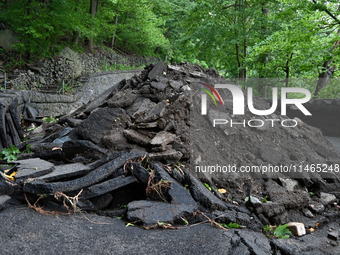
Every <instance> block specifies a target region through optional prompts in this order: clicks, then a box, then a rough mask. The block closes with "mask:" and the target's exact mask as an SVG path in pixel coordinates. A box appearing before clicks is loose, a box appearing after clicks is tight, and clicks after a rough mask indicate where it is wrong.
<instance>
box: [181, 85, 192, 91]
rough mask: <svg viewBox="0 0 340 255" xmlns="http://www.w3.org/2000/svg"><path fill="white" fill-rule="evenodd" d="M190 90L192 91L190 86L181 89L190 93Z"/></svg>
mask: <svg viewBox="0 0 340 255" xmlns="http://www.w3.org/2000/svg"><path fill="white" fill-rule="evenodd" d="M188 90H191V88H190V86H189V85H184V86H183V87H182V88H181V91H188Z"/></svg>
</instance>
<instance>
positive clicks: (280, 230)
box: [274, 224, 292, 239]
mask: <svg viewBox="0 0 340 255" xmlns="http://www.w3.org/2000/svg"><path fill="white" fill-rule="evenodd" d="M291 234H292V232H290V230H289V229H288V225H287V224H285V225H279V226H278V227H277V228H276V229H275V230H274V236H275V237H277V238H280V239H288V238H289V237H290V235H291Z"/></svg>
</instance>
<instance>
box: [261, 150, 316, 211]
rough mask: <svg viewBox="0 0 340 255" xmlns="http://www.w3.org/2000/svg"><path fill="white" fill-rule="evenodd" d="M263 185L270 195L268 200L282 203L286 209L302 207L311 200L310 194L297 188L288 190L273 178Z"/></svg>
mask: <svg viewBox="0 0 340 255" xmlns="http://www.w3.org/2000/svg"><path fill="white" fill-rule="evenodd" d="M280 157H281V156H280ZM265 187H266V190H267V193H268V194H269V195H270V200H271V201H273V202H275V203H278V204H280V205H283V206H284V207H285V208H287V209H290V208H304V207H306V206H307V205H308V204H309V202H310V201H311V200H310V196H309V195H308V193H307V192H306V191H300V190H299V191H294V192H290V191H288V190H287V189H286V188H284V187H282V186H280V185H279V184H278V183H276V182H274V181H273V180H269V181H268V182H266V183H265Z"/></svg>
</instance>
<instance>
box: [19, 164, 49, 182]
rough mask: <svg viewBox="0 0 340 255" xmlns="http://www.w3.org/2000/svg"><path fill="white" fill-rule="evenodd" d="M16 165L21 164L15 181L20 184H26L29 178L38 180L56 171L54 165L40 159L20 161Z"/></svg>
mask: <svg viewBox="0 0 340 255" xmlns="http://www.w3.org/2000/svg"><path fill="white" fill-rule="evenodd" d="M15 163H17V164H19V165H18V166H17V171H18V172H17V174H16V175H15V179H16V181H17V182H19V183H21V182H24V181H25V180H26V179H28V178H36V177H39V176H42V175H45V174H48V173H50V172H52V171H53V169H54V164H52V163H50V162H48V161H45V160H42V159H39V158H32V159H25V160H18V161H15Z"/></svg>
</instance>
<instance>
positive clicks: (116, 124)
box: [70, 107, 130, 146]
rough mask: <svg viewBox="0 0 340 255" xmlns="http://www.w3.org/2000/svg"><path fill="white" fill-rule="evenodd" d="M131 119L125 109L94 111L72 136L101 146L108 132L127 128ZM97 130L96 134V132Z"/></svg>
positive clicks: (100, 109)
mask: <svg viewBox="0 0 340 255" xmlns="http://www.w3.org/2000/svg"><path fill="white" fill-rule="evenodd" d="M129 121H130V117H129V116H128V115H127V114H126V113H125V111H124V110H123V109H119V108H107V107H104V108H99V109H97V110H95V111H93V112H92V113H91V114H90V116H89V117H87V119H85V120H83V121H82V123H81V124H80V125H79V126H78V127H76V128H75V129H74V130H73V131H72V132H71V134H70V136H72V135H75V136H77V137H79V140H89V141H91V142H93V143H95V144H97V145H99V146H101V145H103V144H102V139H103V137H104V136H105V135H107V132H108V131H110V130H112V129H113V128H126V126H127V123H128V122H129ZM94 130H95V132H94Z"/></svg>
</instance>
